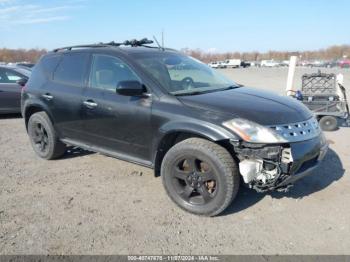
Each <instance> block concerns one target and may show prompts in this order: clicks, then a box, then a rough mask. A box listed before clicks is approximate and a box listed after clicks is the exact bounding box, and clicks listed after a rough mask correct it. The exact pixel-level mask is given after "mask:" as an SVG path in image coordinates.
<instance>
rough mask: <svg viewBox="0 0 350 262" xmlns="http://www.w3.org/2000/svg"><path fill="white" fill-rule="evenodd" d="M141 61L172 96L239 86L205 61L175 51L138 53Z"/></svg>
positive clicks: (138, 59)
mask: <svg viewBox="0 0 350 262" xmlns="http://www.w3.org/2000/svg"><path fill="white" fill-rule="evenodd" d="M136 60H137V61H138V63H139V64H140V65H141V66H142V67H143V68H144V70H146V71H147V72H148V73H149V74H150V75H152V76H153V77H154V78H155V79H156V80H157V81H158V82H159V83H160V84H161V85H162V86H163V87H164V88H165V89H166V90H167V91H168V92H169V93H171V94H173V95H189V94H200V93H206V92H214V91H219V90H223V89H227V88H233V87H238V85H237V84H236V83H235V82H233V81H232V80H230V79H228V78H226V77H224V76H223V75H221V74H219V73H218V72H216V71H215V70H213V69H211V68H210V67H208V66H207V65H205V64H204V63H202V62H200V61H198V60H196V59H194V58H192V57H189V56H185V55H181V54H176V53H167V52H159V53H153V52H152V53H151V54H145V53H143V54H138V56H137V57H136Z"/></svg>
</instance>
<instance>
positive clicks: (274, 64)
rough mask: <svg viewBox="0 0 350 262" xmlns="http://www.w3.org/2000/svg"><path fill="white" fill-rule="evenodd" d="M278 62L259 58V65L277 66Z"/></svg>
mask: <svg viewBox="0 0 350 262" xmlns="http://www.w3.org/2000/svg"><path fill="white" fill-rule="evenodd" d="M279 65H280V63H279V62H278V61H275V60H261V63H260V66H261V67H278V66H279Z"/></svg>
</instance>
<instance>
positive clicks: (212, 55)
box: [181, 45, 350, 63]
mask: <svg viewBox="0 0 350 262" xmlns="http://www.w3.org/2000/svg"><path fill="white" fill-rule="evenodd" d="M181 51H183V52H184V53H186V54H188V55H190V56H192V57H194V58H197V59H199V60H201V61H203V62H206V63H209V62H211V61H220V60H225V59H235V58H236V59H242V60H245V61H260V60H270V59H274V60H289V58H290V56H292V55H296V56H298V57H299V59H300V60H316V59H317V60H318V59H320V60H327V61H328V60H338V59H343V58H345V57H347V58H350V45H337V46H331V47H328V48H325V49H320V50H316V51H268V52H265V53H260V52H257V51H254V52H225V53H219V52H205V51H203V50H201V49H189V48H183V49H181Z"/></svg>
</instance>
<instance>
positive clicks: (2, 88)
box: [0, 68, 25, 112]
mask: <svg viewBox="0 0 350 262" xmlns="http://www.w3.org/2000/svg"><path fill="white" fill-rule="evenodd" d="M24 77H25V76H24V75H22V74H20V73H18V72H16V71H14V70H12V69H9V68H0V110H2V111H8V112H17V111H18V112H20V111H21V86H20V85H18V84H17V83H16V81H17V80H19V79H21V78H24Z"/></svg>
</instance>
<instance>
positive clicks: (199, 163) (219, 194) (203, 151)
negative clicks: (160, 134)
mask: <svg viewBox="0 0 350 262" xmlns="http://www.w3.org/2000/svg"><path fill="white" fill-rule="evenodd" d="M161 176H162V180H163V185H164V187H165V189H166V192H167V194H168V195H169V197H170V198H171V199H172V200H173V201H174V202H175V203H176V204H177V205H178V206H180V207H181V208H182V209H184V210H186V211H189V212H191V213H194V214H197V215H205V216H215V215H218V214H219V213H221V212H222V211H224V210H225V208H226V207H227V206H228V205H229V204H230V203H231V202H232V200H233V199H234V198H235V196H236V194H237V192H238V189H239V172H238V169H237V166H236V163H235V162H234V160H233V158H232V156H231V155H230V153H229V152H228V151H227V150H226V149H225V148H223V147H221V146H219V145H217V144H215V143H213V142H210V141H207V140H205V139H200V138H190V139H186V140H184V141H182V142H180V143H178V144H176V145H175V146H173V147H172V148H171V149H170V150H169V151H168V152H167V154H166V155H165V157H164V159H163V162H162V167H161Z"/></svg>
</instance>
